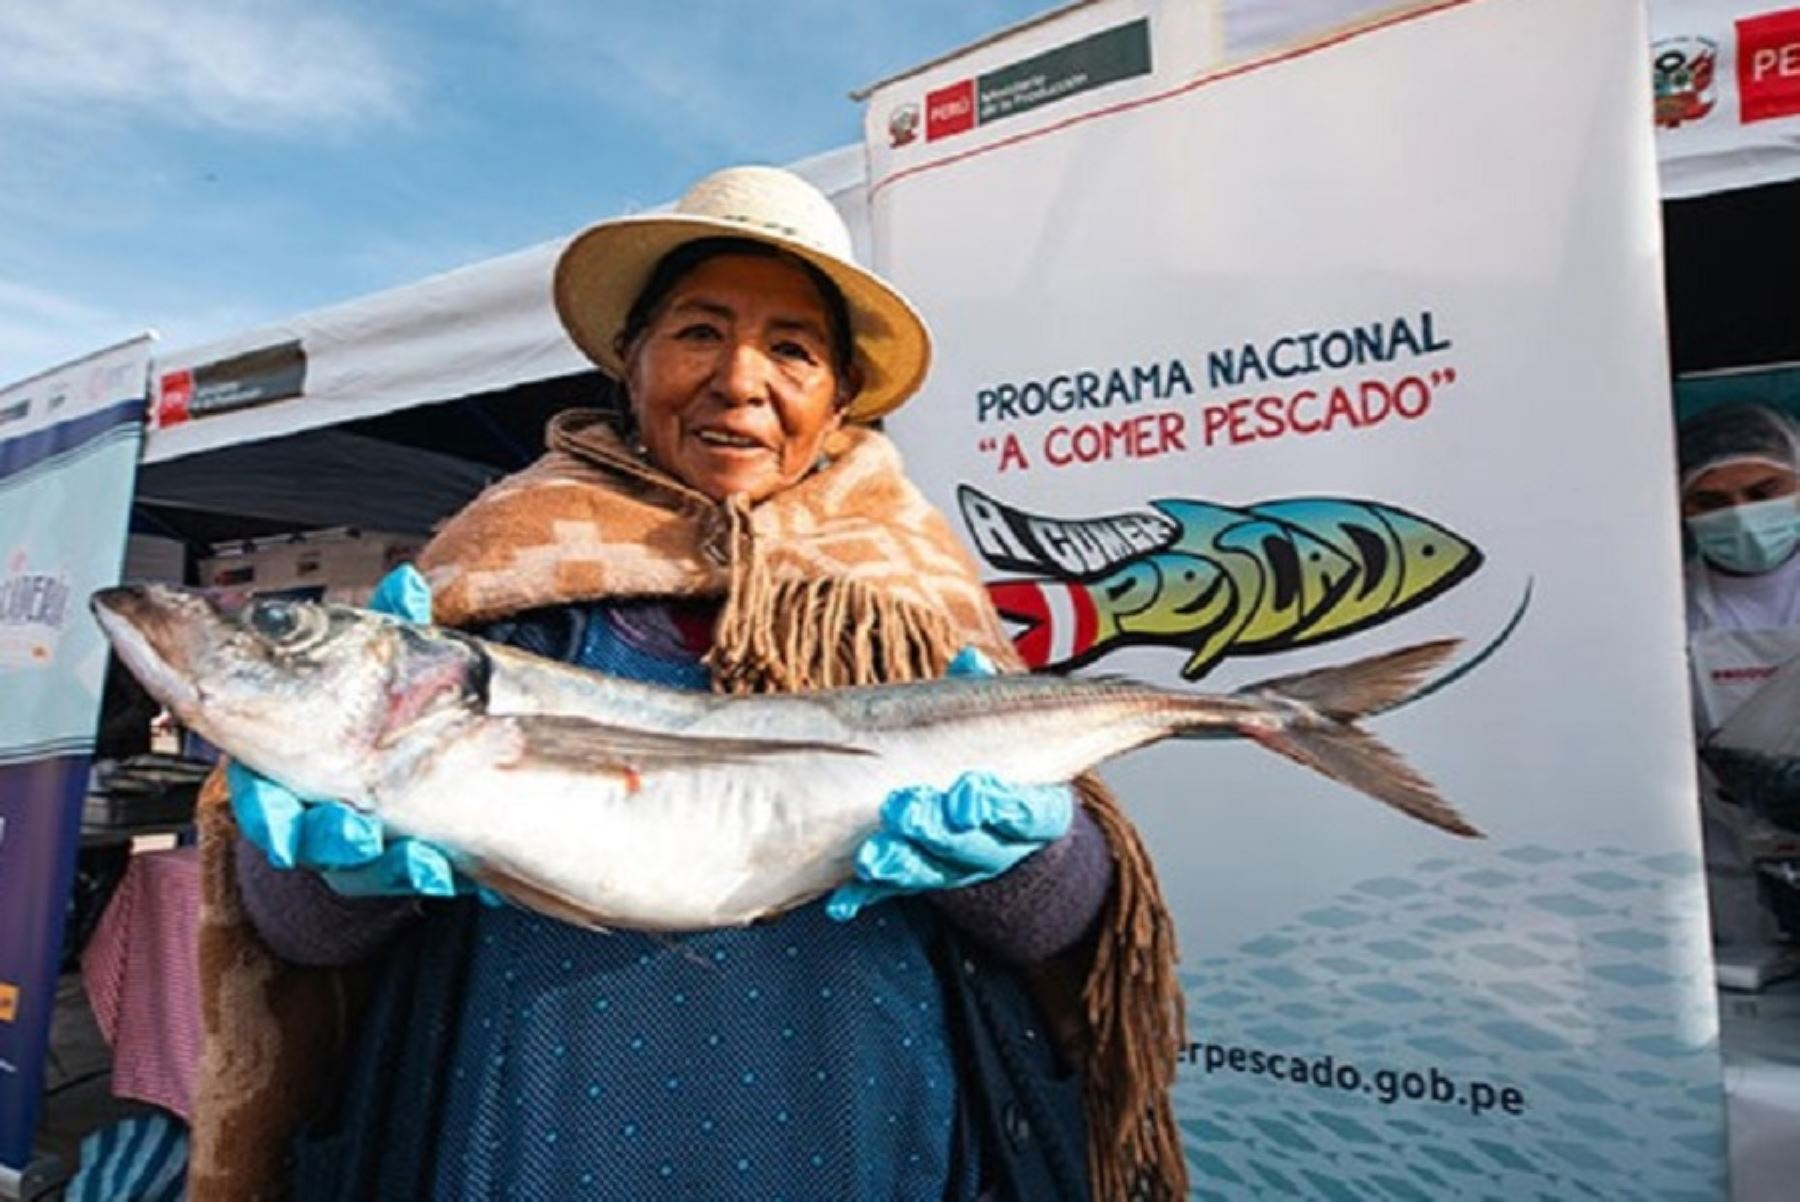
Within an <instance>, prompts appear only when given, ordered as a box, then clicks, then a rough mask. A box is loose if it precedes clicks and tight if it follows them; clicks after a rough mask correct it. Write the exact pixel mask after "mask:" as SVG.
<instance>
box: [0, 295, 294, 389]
mask: <svg viewBox="0 0 1800 1202" xmlns="http://www.w3.org/2000/svg"><path fill="white" fill-rule="evenodd" d="M272 316H273V315H272V314H270V313H269V312H266V311H263V310H259V309H255V308H251V307H247V306H243V305H237V304H231V303H225V304H213V305H206V304H202V305H200V306H198V307H194V308H189V309H183V310H177V311H175V312H166V311H162V310H159V311H158V312H157V332H158V333H159V334H160V335H161V337H160V338H159V340H158V346H159V347H161V348H164V349H180V348H182V347H188V346H194V345H197V344H199V343H202V342H209V341H211V340H212V339H214V338H221V337H224V336H225V335H227V334H232V333H236V332H238V331H240V330H244V329H248V328H250V327H252V326H254V325H258V324H261V323H262V322H264V321H268V320H270V319H271V317H272ZM145 328H146V327H145V323H144V321H143V320H142V319H141V317H140V316H135V315H132V314H127V313H125V312H122V311H119V310H115V309H108V308H102V307H100V306H98V305H94V304H90V303H88V302H86V301H84V300H81V299H79V298H76V297H72V296H67V295H64V294H62V293H57V292H50V291H46V290H44V289H42V288H33V287H31V286H30V285H27V284H20V283H18V282H16V281H13V280H7V279H0V387H5V386H6V385H8V384H11V383H16V382H17V381H19V380H22V379H25V378H27V377H29V376H34V375H36V374H38V373H39V372H43V371H48V370H50V369H52V368H55V367H58V366H60V365H62V364H64V363H66V362H68V361H69V360H71V359H75V358H77V357H79V356H81V355H85V354H89V353H90V352H93V351H97V350H100V349H101V348H103V347H107V346H111V345H113V344H114V343H117V342H122V341H123V340H125V339H127V338H131V337H135V336H136V335H138V334H142V333H143V332H144V331H145Z"/></svg>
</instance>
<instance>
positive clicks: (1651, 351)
mask: <svg viewBox="0 0 1800 1202" xmlns="http://www.w3.org/2000/svg"><path fill="white" fill-rule="evenodd" d="M1218 11H1219V10H1218V7H1217V6H1216V5H1211V4H1204V3H1196V2H1194V0H1165V2H1161V3H1158V2H1155V0H1148V2H1146V0H1139V2H1136V3H1132V2H1130V0H1116V2H1113V3H1098V4H1093V5H1088V6H1084V7H1082V8H1079V9H1076V10H1073V11H1072V12H1070V13H1069V14H1068V15H1067V16H1066V18H1064V19H1062V20H1059V21H1055V22H1051V23H1047V24H1042V25H1038V26H1034V27H1031V28H1029V29H1028V30H1026V31H1025V32H1024V33H1023V34H1022V35H1021V36H1019V37H1018V38H1017V39H1008V40H1004V41H1001V42H999V43H995V44H989V45H985V46H981V47H979V48H978V49H976V50H975V51H973V52H971V53H970V54H968V55H967V56H964V57H962V58H958V59H955V60H952V61H949V62H945V63H941V64H937V65H934V66H933V67H932V68H930V69H929V70H927V71H924V72H921V73H919V74H916V75H913V76H909V77H904V78H902V79H899V80H896V81H894V82H892V83H890V84H888V85H885V86H884V87H882V88H881V89H879V90H878V91H877V92H876V93H875V94H874V95H873V96H872V98H871V100H870V105H869V110H868V118H867V138H868V142H869V147H870V161H871V177H870V189H871V206H872V208H871V212H872V221H873V231H874V236H875V245H876V250H877V261H878V263H879V265H880V266H881V267H882V268H883V269H884V270H886V271H888V272H889V273H891V274H892V275H893V276H894V277H895V278H896V279H897V281H898V282H899V283H900V285H901V286H902V287H903V288H904V289H905V290H906V291H907V292H908V293H909V294H910V295H911V296H912V297H913V298H914V299H915V300H916V301H917V302H918V303H919V305H920V306H921V308H922V309H923V311H924V312H925V313H926V315H927V316H928V318H929V319H930V320H931V322H932V324H933V327H934V329H935V330H936V331H937V336H938V358H937V362H936V366H935V368H934V371H933V374H932V377H931V381H930V384H929V386H928V388H927V391H926V393H925V394H924V395H922V396H921V397H920V398H918V399H917V400H915V401H914V402H912V404H911V405H909V406H908V407H907V408H906V409H904V410H902V411H901V412H900V413H899V414H898V415H896V417H895V418H894V419H893V420H892V423H891V428H892V430H893V433H894V435H895V437H896V438H897V439H898V440H899V442H900V443H901V446H902V449H903V450H904V451H905V452H906V455H907V461H908V465H909V468H910V471H911V474H912V475H913V477H914V478H915V479H916V480H917V481H918V482H919V483H920V485H921V486H922V487H924V488H925V489H926V490H927V492H928V493H929V494H930V495H931V496H932V497H934V499H935V500H936V501H937V502H938V503H939V504H941V505H942V506H943V507H944V508H945V509H946V511H947V512H949V513H950V514H951V515H952V517H953V520H957V521H958V522H959V523H960V524H961V525H962V526H963V527H964V531H965V534H966V535H967V537H968V540H969V542H970V544H971V545H972V546H973V547H974V548H975V549H976V551H977V553H978V554H979V555H980V556H981V558H982V559H983V560H984V561H985V563H986V565H987V567H988V569H989V572H990V583H991V587H992V590H993V595H994V598H995V600H996V603H997V604H998V605H999V606H1000V608H1001V610H1002V612H1003V613H1004V614H1005V615H1006V616H1007V617H1008V619H1009V620H1010V621H1011V622H1012V624H1013V626H1014V630H1015V639H1016V642H1017V644H1018V646H1019V647H1020V649H1021V651H1023V652H1024V653H1025V655H1026V656H1027V658H1028V659H1030V660H1031V661H1032V662H1034V663H1035V664H1037V665H1039V666H1041V667H1044V668H1051V669H1056V668H1062V669H1073V670H1084V669H1088V668H1092V669H1094V670H1098V671H1101V672H1109V673H1112V672H1122V673H1125V674H1128V675H1131V676H1135V677H1139V678H1143V679H1148V680H1154V681H1159V682H1162V683H1166V684H1171V685H1177V686H1181V687H1188V688H1194V689H1204V690H1214V691H1218V690H1229V689H1232V688H1236V687H1238V686H1240V685H1243V684H1246V683H1248V682H1251V681H1254V680H1257V679H1261V678H1265V677H1270V676H1276V675H1285V674H1289V673H1293V672H1298V671H1302V670H1305V669H1310V668H1316V667H1321V666H1324V665H1327V664H1330V663H1334V662H1341V661H1344V660H1348V659H1352V658H1355V657H1358V656H1362V655H1368V654H1373V653H1377V652H1382V651H1387V650H1391V649H1394V648H1398V647H1400V646H1403V645H1407V644H1412V643H1416V642H1420V641H1424V640H1429V639H1437V638H1444V637H1457V638H1460V639H1462V640H1463V645H1462V649H1461V651H1460V652H1459V653H1458V657H1457V659H1456V660H1455V661H1454V665H1455V666H1454V667H1453V668H1452V669H1450V671H1449V674H1448V676H1447V677H1445V678H1444V679H1443V680H1441V681H1440V683H1441V684H1442V685H1443V687H1441V688H1438V689H1437V690H1435V691H1433V692H1431V693H1430V694H1429V695H1428V696H1425V697H1423V698H1422V699H1420V700H1418V701H1416V702H1414V703H1410V704H1407V705H1404V706H1402V707H1400V708H1398V709H1397V710H1395V711H1393V712H1389V713H1386V714H1383V715H1381V716H1379V717H1377V718H1376V719H1375V720H1374V721H1373V722H1372V723H1371V727H1372V729H1373V730H1374V731H1375V732H1376V733H1377V734H1378V735H1379V736H1380V737H1381V738H1382V739H1384V740H1385V741H1387V742H1388V743H1390V744H1391V745H1393V746H1394V747H1396V748H1398V749H1399V750H1400V751H1401V752H1402V753H1403V754H1404V755H1405V756H1406V758H1407V759H1408V760H1409V761H1410V762H1411V763H1412V764H1413V765H1414V766H1415V767H1417V768H1418V769H1419V770H1420V771H1421V772H1422V773H1423V774H1425V775H1426V776H1428V777H1429V778H1430V779H1431V780H1432V781H1434V782H1435V783H1436V784H1437V786H1438V787H1439V789H1440V790H1441V792H1442V793H1443V795H1444V796H1445V797H1447V798H1448V799H1450V800H1451V801H1452V802H1453V803H1454V804H1455V805H1456V806H1457V807H1458V808H1459V809H1460V811H1461V812H1462V814H1463V815H1464V816H1465V817H1466V818H1467V819H1468V820H1469V821H1470V822H1472V823H1473V824H1474V825H1475V826H1477V827H1479V828H1481V830H1482V831H1483V832H1485V834H1486V836H1487V837H1486V838H1485V839H1481V840H1468V839H1461V838H1456V837H1454V836H1451V835H1448V834H1445V833H1444V832H1442V831H1439V830H1435V829H1432V828H1430V827H1428V826H1426V825H1424V824H1421V823H1417V822H1414V821H1411V820H1410V819H1407V818H1405V817H1403V816H1401V815H1399V814H1397V813H1396V812H1394V811H1391V810H1387V809H1384V808H1381V807H1379V806H1378V805H1376V804H1375V803H1373V802H1371V801H1369V800H1367V799H1366V798H1363V797H1360V796H1358V795H1356V794H1354V793H1352V792H1350V791H1348V790H1346V789H1345V788H1343V787H1341V786H1339V785H1336V784H1334V783H1332V782H1331V781H1328V780H1325V779H1323V778H1321V777H1319V776H1316V775H1313V774H1309V773H1307V772H1305V771H1303V770H1301V769H1299V768H1297V767H1296V766H1294V765H1292V764H1289V763H1287V762H1285V761H1283V760H1281V759H1278V758H1276V757H1274V756H1271V755H1269V754H1267V753H1266V752H1264V751H1262V750H1260V749H1258V748H1256V747H1254V746H1252V745H1250V744H1249V743H1232V744H1193V743H1189V744H1181V745H1175V746H1166V747H1163V748H1159V749H1155V750H1153V751H1149V752H1144V753H1140V754H1138V755H1134V756H1132V757H1129V758H1127V759H1125V760H1123V761H1121V762H1119V763H1118V764H1116V765H1114V766H1113V767H1112V768H1111V769H1109V771H1108V776H1109V778H1110V779H1111V780H1112V781H1113V783H1114V784H1115V785H1116V786H1117V787H1118V789H1119V791H1120V793H1121V795H1122V796H1123V797H1124V798H1125V799H1126V801H1127V803H1128V805H1129V808H1130V810H1131V812H1132V814H1133V816H1134V817H1135V818H1136V819H1137V821H1138V822H1139V824H1140V826H1141V827H1142V829H1143V830H1144V831H1145V832H1146V835H1147V836H1148V838H1149V839H1150V841H1151V845H1152V848H1153V851H1154V854H1155V857H1156V860H1157V864H1158V868H1159V870H1160V872H1161V875H1162V878H1163V881H1164V886H1165V890H1166V892H1167V894H1168V897H1169V900H1170V903H1171V905H1172V907H1173V908H1174V910H1175V913H1176V918H1177V922H1178V926H1179V930H1180V935H1181V943H1182V948H1183V963H1182V979H1183V981H1184V983H1185V985H1186V989H1187V994H1188V999H1189V1018H1190V1023H1191V1027H1192V1031H1191V1034H1192V1039H1193V1041H1192V1043H1190V1044H1189V1045H1188V1046H1187V1047H1184V1048H1179V1049H1176V1048H1172V1049H1170V1054H1171V1055H1174V1056H1178V1057H1179V1058H1180V1062H1181V1066H1182V1067H1181V1075H1180V1079H1179V1084H1178V1090H1177V1102H1178V1109H1179V1117H1180V1120H1181V1123H1182V1127H1183V1131H1184V1133H1185V1136H1186V1139H1187V1141H1188V1152H1189V1157H1190V1161H1191V1163H1192V1166H1193V1169H1194V1178H1195V1184H1196V1189H1197V1190H1198V1191H1200V1192H1201V1193H1202V1194H1203V1195H1204V1196H1208V1197H1229V1198H1233V1199H1239V1198H1291V1197H1318V1198H1333V1199H1338V1198H1342V1199H1352V1198H1357V1199H1361V1198H1382V1199H1426V1198H1431V1199H1436V1198H1449V1197H1459V1198H1462V1197H1468V1198H1476V1197H1481V1198H1488V1197H1492V1198H1505V1199H1513V1198H1524V1197H1533V1198H1536V1197H1544V1198H1557V1199H1562V1198H1576V1197H1601V1198H1626V1197H1629V1198H1634V1199H1643V1198H1667V1199H1675V1198H1707V1197H1719V1196H1722V1190H1723V1182H1724V1169H1723V1157H1724V1141H1723V1133H1722V1104H1721V1095H1720V1088H1719V1066H1718V1055H1717V1044H1716V1038H1717V1019H1716V1011H1715V1005H1714V1001H1713V993H1712V985H1711V964H1710V958H1709V955H1708V950H1707V927H1706V913H1705V903H1704V886H1703V882H1702V877H1701V869H1700V857H1699V854H1698V823H1697V818H1696V806H1695V799H1694V795H1693V783H1692V781H1693V766H1692V758H1691V757H1692V748H1691V743H1690V737H1689V732H1688V726H1687V702H1686V685H1685V678H1684V668H1683V662H1682V646H1683V631H1682V620H1681V603H1680V582H1679V579H1678V574H1677V559H1678V539H1677V531H1676V524H1675V514H1674V506H1673V472H1674V467H1673V454H1672V448H1671V437H1670V423H1669V416H1668V415H1669V404H1668V381H1667V375H1666V359H1665V353H1664V349H1663V338H1664V332H1663V323H1662V311H1661V295H1662V293H1661V290H1662V272H1661V264H1660V259H1659V230H1658V221H1657V203H1656V185H1655V171H1656V163H1655V155H1654V145H1653V138H1652V136H1651V132H1650V131H1651V128H1652V125H1651V90H1650V80H1649V70H1648V60H1647V56H1646V55H1645V53H1644V46H1645V44H1646V30H1645V28H1644V23H1643V22H1644V18H1643V10H1642V5H1641V4H1640V3H1639V2H1638V0H1582V3H1580V4H1569V3H1568V2H1567V0H1444V2H1441V3H1436V4H1424V5H1419V6H1415V7H1413V8H1411V9H1409V10H1406V11H1403V12H1390V13H1389V14H1387V15H1386V16H1385V17H1383V18H1382V19H1380V20H1378V21H1375V22H1373V23H1371V24H1369V25H1366V26H1363V27H1360V28H1359V29H1357V30H1354V31H1350V32H1345V31H1339V33H1338V34H1336V35H1334V36H1333V37H1331V38H1330V39H1328V40H1325V41H1322V42H1320V43H1318V44H1316V45H1312V46H1306V47H1289V48H1287V49H1285V50H1281V51H1278V52H1274V53H1272V54H1271V55H1269V56H1268V57H1265V58H1263V59H1258V60H1252V61H1249V62H1226V63H1222V65H1220V66H1219V67H1217V68H1215V69H1213V70H1211V71H1210V72H1208V70H1207V67H1206V62H1207V54H1208V53H1209V52H1211V53H1213V54H1215V55H1216V54H1219V53H1222V52H1221V51H1220V50H1219V43H1218V42H1217V40H1216V39H1215V40H1214V41H1213V42H1212V43H1211V46H1210V47H1207V46H1204V45H1202V43H1201V42H1200V41H1198V40H1197V34H1198V33H1201V32H1203V31H1205V30H1208V29H1212V30H1215V31H1216V30H1217V29H1218V28H1219V24H1218V21H1217V20H1216V18H1217V15H1218ZM1139 22H1144V23H1147V34H1148V39H1147V42H1145V43H1144V46H1145V48H1146V49H1147V51H1148V63H1146V62H1145V61H1144V59H1145V56H1144V55H1143V54H1140V53H1138V52H1137V50H1136V47H1137V45H1138V43H1137V42H1134V41H1132V39H1135V38H1141V37H1142V34H1143V32H1144V31H1141V30H1139V31H1135V32H1134V30H1135V29H1136V23H1139ZM1215 61H1217V60H1216V59H1215ZM1522 64H1529V69H1521V65H1522ZM1021 80H1028V81H1030V82H1028V83H1024V84H1021V82H1020V81H1021ZM1020 96H1024V97H1027V98H1028V99H1029V101H1030V103H1029V104H1028V105H1026V106H1023V107H1021V106H1020V105H1019V104H1018V103H1016V100H1017V98H1019V97H1020ZM964 102H966V104H965V103H964ZM915 110H916V114H917V117H916V121H915V120H913V119H910V118H908V117H907V116H905V114H907V113H909V112H913V111H915ZM934 135H935V136H934Z"/></svg>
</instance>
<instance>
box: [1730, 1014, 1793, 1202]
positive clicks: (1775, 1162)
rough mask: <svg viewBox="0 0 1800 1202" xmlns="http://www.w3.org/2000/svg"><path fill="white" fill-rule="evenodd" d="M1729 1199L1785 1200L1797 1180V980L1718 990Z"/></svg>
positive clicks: (1754, 1201)
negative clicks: (1747, 991)
mask: <svg viewBox="0 0 1800 1202" xmlns="http://www.w3.org/2000/svg"><path fill="white" fill-rule="evenodd" d="M1719 1049H1720V1052H1721V1054H1722V1055H1723V1057H1724V1061H1725V1097H1726V1112H1727V1116H1728V1119H1727V1129H1728V1130H1729V1132H1730V1141H1731V1197H1732V1200H1733V1202H1790V1200H1791V1199H1792V1198H1793V1197H1794V1196H1795V1193H1796V1189H1795V1184H1794V1183H1795V1182H1797V1181H1800V1139H1796V1138H1795V1132H1796V1131H1797V1130H1800V981H1790V982H1787V983H1785V984H1779V985H1776V986H1774V987H1772V988H1771V989H1769V990H1767V991H1765V992H1763V993H1760V994H1757V995H1755V996H1754V997H1744V996H1741V995H1733V994H1721V995H1720V998H1719Z"/></svg>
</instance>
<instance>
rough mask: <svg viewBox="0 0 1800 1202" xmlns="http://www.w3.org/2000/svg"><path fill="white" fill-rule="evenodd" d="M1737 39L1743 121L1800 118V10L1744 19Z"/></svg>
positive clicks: (1740, 104) (1739, 106)
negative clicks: (1799, 116) (1797, 116)
mask: <svg viewBox="0 0 1800 1202" xmlns="http://www.w3.org/2000/svg"><path fill="white" fill-rule="evenodd" d="M1737 35H1738V48H1737V74H1738V111H1739V115H1740V119H1741V120H1742V121H1743V122H1744V124H1746V125H1748V124H1749V123H1750V122H1752V121H1768V120H1771V119H1773V118H1776V117H1792V116H1796V115H1800V8H1790V9H1785V10H1783V11H1782V12H1778V13H1765V14H1764V15H1762V16H1760V17H1744V18H1742V19H1741V20H1739V21H1738V23H1737Z"/></svg>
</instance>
